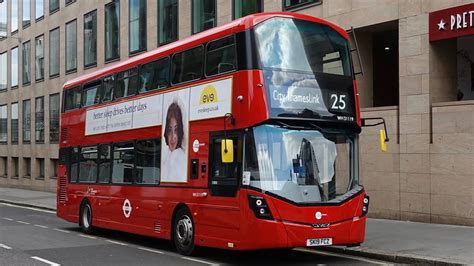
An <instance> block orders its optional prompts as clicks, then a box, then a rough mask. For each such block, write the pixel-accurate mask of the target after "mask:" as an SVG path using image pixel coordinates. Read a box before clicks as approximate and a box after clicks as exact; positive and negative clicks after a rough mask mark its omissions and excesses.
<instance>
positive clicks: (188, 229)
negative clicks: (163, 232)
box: [173, 208, 195, 256]
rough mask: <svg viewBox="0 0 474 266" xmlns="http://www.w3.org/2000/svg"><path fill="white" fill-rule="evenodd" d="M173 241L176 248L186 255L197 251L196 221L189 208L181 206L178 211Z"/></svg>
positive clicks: (174, 224)
mask: <svg viewBox="0 0 474 266" xmlns="http://www.w3.org/2000/svg"><path fill="white" fill-rule="evenodd" d="M173 243H174V246H175V247H176V250H177V251H178V252H179V253H181V254H183V255H186V256H189V255H191V254H193V253H194V252H195V246H194V222H193V218H192V216H191V213H190V212H189V210H188V209H187V208H181V209H179V210H178V212H177V213H176V216H175V218H174V223H173Z"/></svg>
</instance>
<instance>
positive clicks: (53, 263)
mask: <svg viewBox="0 0 474 266" xmlns="http://www.w3.org/2000/svg"><path fill="white" fill-rule="evenodd" d="M31 258H32V259H35V260H39V261H41V262H44V263H46V264H49V265H51V266H60V265H61V264H58V263H55V262H52V261H49V260H45V259H43V258H40V257H31Z"/></svg>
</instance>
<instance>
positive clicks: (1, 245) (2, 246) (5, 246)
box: [0, 244, 12, 249]
mask: <svg viewBox="0 0 474 266" xmlns="http://www.w3.org/2000/svg"><path fill="white" fill-rule="evenodd" d="M0 248H4V249H12V248H11V247H9V246H7V245H4V244H0Z"/></svg>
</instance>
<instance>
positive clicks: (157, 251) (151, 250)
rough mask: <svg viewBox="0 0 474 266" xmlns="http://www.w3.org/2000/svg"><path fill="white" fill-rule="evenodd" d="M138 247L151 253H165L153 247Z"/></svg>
mask: <svg viewBox="0 0 474 266" xmlns="http://www.w3.org/2000/svg"><path fill="white" fill-rule="evenodd" d="M138 249H140V250H144V251H149V252H153V253H158V254H165V253H164V252H163V251H159V250H154V249H149V248H142V247H138Z"/></svg>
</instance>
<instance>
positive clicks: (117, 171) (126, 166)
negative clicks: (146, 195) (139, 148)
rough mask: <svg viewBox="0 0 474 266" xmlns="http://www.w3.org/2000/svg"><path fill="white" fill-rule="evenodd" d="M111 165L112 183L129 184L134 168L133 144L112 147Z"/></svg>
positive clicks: (120, 144)
mask: <svg viewBox="0 0 474 266" xmlns="http://www.w3.org/2000/svg"><path fill="white" fill-rule="evenodd" d="M113 158H114V159H113V165H112V183H114V184H131V183H132V181H133V169H134V168H135V147H134V145H133V143H119V144H115V145H114V152H113Z"/></svg>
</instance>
